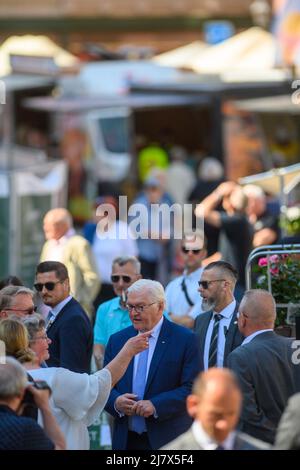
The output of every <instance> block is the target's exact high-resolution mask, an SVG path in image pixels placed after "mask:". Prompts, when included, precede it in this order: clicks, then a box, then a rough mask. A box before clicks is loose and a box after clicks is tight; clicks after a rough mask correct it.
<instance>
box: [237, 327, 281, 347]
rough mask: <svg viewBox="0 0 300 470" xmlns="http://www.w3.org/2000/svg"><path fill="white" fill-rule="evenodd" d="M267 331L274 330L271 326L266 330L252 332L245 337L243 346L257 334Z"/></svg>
mask: <svg viewBox="0 0 300 470" xmlns="http://www.w3.org/2000/svg"><path fill="white" fill-rule="evenodd" d="M266 331H273V330H272V329H271V328H268V329H266V330H259V331H255V332H254V333H252V335H249V336H247V338H245V339H244V341H243V342H242V344H241V346H243V345H244V344H247V343H250V341H252V340H253V338H255V336H258V335H260V334H261V333H266Z"/></svg>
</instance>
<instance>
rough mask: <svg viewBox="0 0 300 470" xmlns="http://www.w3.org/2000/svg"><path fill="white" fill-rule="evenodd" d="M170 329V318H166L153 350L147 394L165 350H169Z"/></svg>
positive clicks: (146, 388)
mask: <svg viewBox="0 0 300 470" xmlns="http://www.w3.org/2000/svg"><path fill="white" fill-rule="evenodd" d="M169 329H170V323H169V321H168V320H166V319H164V321H163V324H162V327H161V330H160V334H159V337H158V338H157V342H156V346H155V349H154V352H153V356H152V360H151V364H150V368H149V373H148V377H147V383H146V387H145V394H146V393H147V390H148V388H149V386H150V384H151V381H152V379H153V377H154V374H155V372H156V369H157V368H158V367H159V365H160V361H161V357H162V356H163V354H165V351H166V350H167V347H168V345H169V335H170V332H169Z"/></svg>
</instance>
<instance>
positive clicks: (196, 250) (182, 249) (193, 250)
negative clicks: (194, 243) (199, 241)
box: [181, 246, 201, 255]
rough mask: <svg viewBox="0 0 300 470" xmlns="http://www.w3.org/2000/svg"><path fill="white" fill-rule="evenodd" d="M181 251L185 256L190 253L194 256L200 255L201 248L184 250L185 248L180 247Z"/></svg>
mask: <svg viewBox="0 0 300 470" xmlns="http://www.w3.org/2000/svg"><path fill="white" fill-rule="evenodd" d="M181 251H182V252H183V253H185V254H186V253H189V252H190V251H191V252H192V253H194V255H197V254H198V253H200V251H201V248H195V249H189V248H186V247H185V246H182V247H181Z"/></svg>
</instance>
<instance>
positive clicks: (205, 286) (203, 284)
mask: <svg viewBox="0 0 300 470" xmlns="http://www.w3.org/2000/svg"><path fill="white" fill-rule="evenodd" d="M219 281H226V279H213V280H212V281H199V282H198V284H199V287H202V289H208V288H209V285H210V284H211V283H212V282H219Z"/></svg>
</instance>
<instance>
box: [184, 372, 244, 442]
mask: <svg viewBox="0 0 300 470" xmlns="http://www.w3.org/2000/svg"><path fill="white" fill-rule="evenodd" d="M241 404H242V395H241V392H240V389H239V386H238V383H237V380H236V378H235V376H234V374H233V373H232V372H231V371H229V370H228V369H221V368H210V369H208V370H207V371H206V372H204V373H202V374H200V375H199V376H198V378H197V379H196V381H195V383H194V386H193V390H192V394H191V395H189V396H188V398H187V410H188V413H189V414H190V416H192V418H194V419H195V420H196V421H198V422H199V423H200V424H201V426H202V428H203V429H204V431H205V432H206V433H207V434H208V435H209V436H210V437H211V438H212V439H213V440H215V441H216V442H218V443H221V442H223V441H224V440H225V439H226V438H227V436H228V435H229V433H230V432H232V431H233V430H234V429H235V427H236V425H237V422H238V420H239V415H240V410H241Z"/></svg>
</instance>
